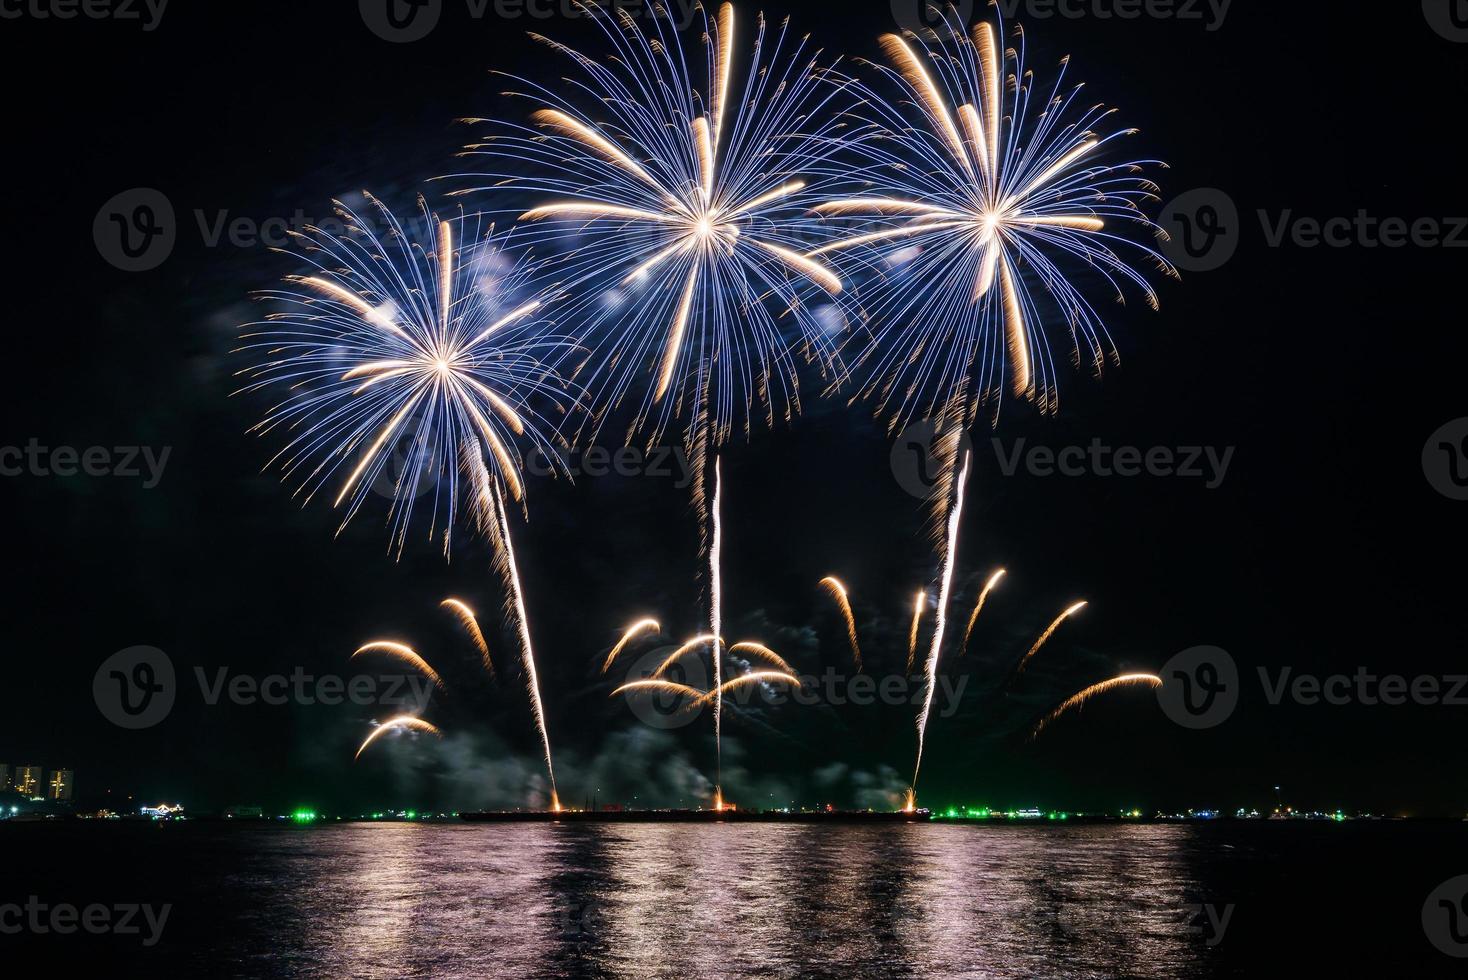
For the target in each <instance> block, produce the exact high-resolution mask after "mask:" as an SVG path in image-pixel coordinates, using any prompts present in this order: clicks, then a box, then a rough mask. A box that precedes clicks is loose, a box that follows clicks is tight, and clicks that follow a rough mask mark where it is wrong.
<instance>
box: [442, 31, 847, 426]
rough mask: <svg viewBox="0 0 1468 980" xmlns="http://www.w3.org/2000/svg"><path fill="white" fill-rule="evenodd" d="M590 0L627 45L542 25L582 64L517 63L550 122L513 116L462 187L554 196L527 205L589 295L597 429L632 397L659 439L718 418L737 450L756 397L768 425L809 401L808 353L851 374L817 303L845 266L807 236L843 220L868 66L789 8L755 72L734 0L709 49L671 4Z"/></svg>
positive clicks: (539, 235)
mask: <svg viewBox="0 0 1468 980" xmlns="http://www.w3.org/2000/svg"><path fill="white" fill-rule="evenodd" d="M578 9H580V10H582V11H584V12H585V14H586V16H587V19H588V20H590V21H591V22H592V23H594V24H596V25H597V27H598V28H600V30H601V31H602V34H603V36H604V40H605V41H606V42H607V46H608V47H609V49H610V55H609V56H608V57H605V58H594V57H591V56H588V55H585V54H582V53H580V52H578V51H574V50H572V49H571V48H569V47H567V46H565V45H563V44H560V43H558V42H555V41H552V40H549V39H547V38H543V37H538V36H537V39H538V40H540V41H542V42H544V43H545V44H547V45H548V46H550V47H551V48H552V49H553V50H555V51H556V52H557V53H559V54H563V55H566V56H567V57H569V58H571V59H572V60H573V61H574V62H575V66H576V69H577V75H576V77H574V78H572V79H569V80H567V82H566V84H563V85H560V86H557V87H556V88H554V89H553V88H551V87H547V86H543V85H539V84H536V83H534V82H532V81H529V80H525V79H514V80H513V81H514V82H515V83H516V84H517V85H520V86H524V89H525V90H524V91H518V92H511V93H507V94H510V95H512V96H518V97H522V98H525V99H527V100H529V101H530V102H531V103H533V104H534V105H535V106H536V108H535V109H534V110H533V111H532V113H531V115H530V123H531V125H529V126H515V125H507V124H495V126H494V129H495V132H493V133H492V135H490V136H489V137H488V138H487V139H486V140H485V141H484V142H480V143H476V144H473V145H471V146H470V147H468V148H467V152H466V155H467V156H470V157H475V158H479V159H484V160H486V162H487V163H488V164H489V166H490V168H491V169H490V172H488V173H482V174H476V175H472V178H471V179H476V180H478V179H483V180H485V181H487V183H485V184H483V185H481V186H477V187H468V188H465V189H464V190H462V191H460V192H459V193H481V192H496V193H497V192H503V191H506V190H508V191H511V192H513V193H518V194H521V195H523V194H526V193H530V194H535V195H549V196H550V198H551V199H550V200H547V201H546V202H545V203H543V204H540V205H539V206H536V207H532V208H530V209H529V210H527V211H524V212H523V213H521V214H520V215H519V217H520V220H521V222H522V225H523V227H524V229H525V234H526V236H527V237H528V239H529V241H530V243H531V244H532V245H533V246H534V247H535V248H536V249H537V251H544V252H545V253H547V254H548V255H550V256H552V257H553V259H552V261H553V267H552V274H554V275H555V276H557V278H558V280H559V281H560V282H561V283H562V284H563V285H564V287H565V288H566V289H567V290H569V291H570V293H571V294H572V297H573V298H572V299H571V300H570V301H569V305H568V307H567V314H568V317H569V318H570V319H572V320H573V321H574V322H577V323H581V324H583V325H584V328H585V329H584V330H583V331H581V332H580V333H581V339H583V340H584V341H585V343H586V345H587V347H588V350H589V354H588V357H587V358H586V360H585V362H584V365H583V371H584V375H585V386H586V388H587V391H588V393H589V395H590V399H589V400H590V403H591V404H592V405H593V406H594V410H593V411H592V412H591V413H590V415H589V416H588V419H587V422H586V423H585V424H586V425H587V426H589V428H590V430H591V431H592V433H593V435H594V433H595V431H596V430H597V429H598V428H599V427H600V425H601V424H602V422H603V421H604V414H605V412H607V411H609V410H610V409H612V408H615V407H617V406H620V405H622V404H623V403H624V402H625V401H627V400H629V399H632V400H634V402H635V404H636V405H637V411H636V416H635V419H634V421H633V422H632V424H631V426H630V428H629V431H628V433H627V436H628V439H629V440H630V439H631V438H632V437H633V436H634V435H635V434H636V433H637V432H639V431H644V430H645V431H646V432H647V435H648V438H649V442H656V441H657V440H658V439H659V438H661V436H662V434H663V433H664V432H665V431H666V430H668V428H669V427H670V426H671V425H672V424H673V423H674V422H675V420H680V419H684V418H686V419H687V422H686V426H687V431H686V432H685V435H686V436H687V437H688V439H687V441H688V442H689V443H690V444H696V443H697V442H698V441H699V439H698V438H696V436H699V435H701V433H696V432H695V431H694V430H701V429H703V428H705V427H708V428H711V429H712V432H711V433H709V435H710V436H711V438H710V442H711V445H712V446H713V447H714V448H717V447H718V446H720V445H722V444H723V443H724V442H725V441H726V440H727V439H728V438H729V436H730V435H731V434H732V432H733V430H734V429H735V428H736V427H737V426H739V425H741V424H742V426H743V428H744V429H745V430H746V432H747V431H748V429H749V428H750V427H751V422H752V419H753V417H754V416H755V414H756V412H759V413H760V414H763V416H764V420H765V424H767V425H772V424H773V423H774V421H775V418H776V415H777V414H780V415H783V416H784V417H786V418H788V417H790V416H792V415H794V414H796V413H798V411H799V407H800V404H799V386H798V381H797V372H796V359H795V357H794V356H793V354H794V353H795V352H797V351H798V352H800V353H801V354H802V355H803V356H804V357H805V358H806V359H808V360H811V361H814V362H816V363H818V364H819V365H820V367H821V370H822V373H823V374H824V375H825V376H826V378H827V380H828V381H830V382H839V381H840V380H841V378H842V377H843V375H844V371H843V369H842V368H841V366H840V360H839V357H837V356H836V350H835V344H834V342H833V340H832V339H831V337H830V333H831V331H830V330H829V329H828V328H827V327H826V326H825V325H824V323H823V321H822V319H821V317H819V316H817V311H816V310H815V309H814V308H813V307H812V306H811V305H810V304H809V303H807V302H806V296H807V295H808V294H809V295H813V296H822V295H828V296H835V295H838V294H840V293H841V291H842V281H841V278H840V277H839V276H838V275H837V274H836V273H835V272H833V271H832V270H831V269H830V268H829V267H828V266H827V265H826V264H825V263H824V262H822V261H818V260H816V259H812V258H809V257H808V256H806V255H804V254H802V253H803V251H804V250H805V249H806V248H807V247H808V244H809V241H810V234H811V233H812V232H813V231H817V232H818V231H819V230H820V229H821V228H822V227H824V223H823V222H822V221H820V220H817V219H814V218H813V217H812V215H811V212H810V207H811V206H812V205H814V204H817V203H819V202H821V201H822V200H825V199H826V197H825V194H824V191H825V189H827V188H828V187H830V186H832V185H833V184H835V183H836V182H838V181H839V180H840V179H841V176H840V174H841V170H842V169H843V168H842V167H841V166H840V165H839V164H838V163H837V162H835V160H834V157H835V156H836V154H837V153H838V151H839V149H840V144H841V140H840V139H838V138H837V137H838V134H839V133H841V132H842V131H843V130H844V128H845V122H844V120H843V119H842V118H841V114H842V112H843V111H844V110H845V108H847V107H849V106H850V105H851V104H853V103H854V102H855V99H854V98H853V97H850V96H848V95H846V94H845V90H846V87H847V86H846V85H845V84H844V83H847V82H849V80H848V79H844V78H842V77H840V76H838V75H836V74H835V72H834V71H833V70H832V69H831V68H830V67H827V66H826V65H824V64H823V63H822V60H821V55H820V52H818V51H813V50H811V49H810V46H809V42H808V39H804V38H800V37H799V36H798V35H795V34H793V33H792V32H791V31H790V28H789V25H788V22H787V23H785V24H783V25H782V26H781V27H780V28H779V29H778V30H776V31H767V28H766V24H765V22H764V20H763V17H761V18H760V19H759V21H758V23H757V25H756V27H755V28H754V32H753V39H752V47H753V54H752V59H751V61H750V63H749V67H748V70H747V72H746V73H744V74H743V75H742V81H741V76H740V74H739V73H738V72H736V69H735V65H734V58H735V42H736V24H735V20H736V18H735V12H734V8H733V6H732V5H730V4H727V3H726V4H723V5H721V6H720V7H719V8H718V12H717V15H716V17H714V18H713V19H712V20H710V19H708V18H707V15H705V17H706V19H705V22H704V25H703V26H704V30H703V32H702V33H701V36H702V41H703V43H702V47H703V49H704V51H703V57H702V58H700V57H698V55H699V52H698V51H696V50H693V48H694V45H693V44H685V43H684V39H683V38H682V37H680V34H679V30H678V28H677V26H676V25H675V23H674V19H673V10H672V8H671V7H663V6H661V5H658V6H657V7H656V10H657V13H658V16H655V17H652V18H650V19H646V20H644V21H643V22H641V23H640V22H639V21H638V20H637V19H635V18H633V17H632V16H631V15H629V14H628V13H627V12H625V11H614V12H611V13H608V12H607V11H605V10H602V9H598V5H596V4H585V5H582V4H578ZM700 9H701V8H700ZM644 24H647V25H648V26H643V25H644ZM699 67H702V68H703V69H705V70H706V74H704V73H702V72H700V71H699V70H698V68H699ZM695 76H698V77H697V78H696V77H695ZM599 120H604V121H599ZM469 121H470V122H473V123H482V122H488V121H487V120H469ZM466 176H468V175H466ZM791 334H793V338H792V337H791V336H789V335H791ZM792 339H793V341H794V342H793V343H792ZM757 406H758V407H757Z"/></svg>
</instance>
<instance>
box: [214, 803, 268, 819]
mask: <svg viewBox="0 0 1468 980" xmlns="http://www.w3.org/2000/svg"><path fill="white" fill-rule="evenodd" d="M264 815H265V810H264V808H263V807H258V806H239V805H235V806H232V807H230V808H229V809H227V810H225V811H224V819H226V820H259V819H260V818H261V817H263V816H264Z"/></svg>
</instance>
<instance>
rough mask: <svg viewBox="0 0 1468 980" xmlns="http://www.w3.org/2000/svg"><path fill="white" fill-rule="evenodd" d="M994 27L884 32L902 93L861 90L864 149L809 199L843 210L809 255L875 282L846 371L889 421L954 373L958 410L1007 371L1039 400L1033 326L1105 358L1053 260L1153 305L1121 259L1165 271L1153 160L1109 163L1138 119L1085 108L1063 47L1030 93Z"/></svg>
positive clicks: (1016, 54) (1087, 313)
mask: <svg viewBox="0 0 1468 980" xmlns="http://www.w3.org/2000/svg"><path fill="white" fill-rule="evenodd" d="M1002 33H1003V25H1002V23H1001V24H1000V25H999V27H998V28H996V27H995V26H993V25H990V24H988V23H980V24H977V25H975V26H974V29H973V32H972V35H971V36H970V35H969V33H968V32H967V31H966V29H965V24H964V22H963V20H962V18H960V16H959V14H958V12H957V11H956V10H955V9H954V8H953V7H949V8H948V10H947V12H946V13H945V14H944V15H943V22H942V23H940V24H938V25H936V29H934V30H925V31H923V32H921V34H913V33H906V34H904V35H902V36H899V35H896V34H887V35H884V36H882V37H881V38H880V43H881V45H882V48H883V51H884V52H885V54H886V55H887V59H888V61H889V62H890V64H891V67H886V66H874V67H875V68H876V70H877V71H878V72H879V73H880V75H881V77H882V80H883V85H884V86H887V87H888V88H889V89H891V90H894V91H895V92H896V93H897V94H898V96H899V97H898V98H895V99H891V100H888V99H885V98H883V97H882V96H881V95H880V94H878V93H877V92H876V91H875V90H872V89H868V88H866V86H861V89H862V94H863V95H864V96H865V98H864V99H863V101H862V106H861V108H860V109H859V110H858V114H859V115H860V116H862V117H864V118H865V122H866V125H865V126H860V125H859V126H857V127H854V132H853V136H852V138H850V139H849V140H848V143H849V146H850V149H851V151H852V152H854V153H856V154H858V155H859V156H860V157H861V160H862V165H858V166H857V167H856V168H855V169H856V170H857V172H859V174H860V176H861V178H862V184H861V188H860V194H859V196H850V197H846V198H837V199H835V200H829V201H826V202H823V203H821V204H818V205H817V206H816V207H815V209H814V211H815V213H817V214H819V215H821V216H823V217H825V218H828V219H831V220H833V221H848V222H854V224H852V225H851V226H850V227H849V229H848V231H849V232H850V233H849V234H846V235H845V237H842V238H839V239H837V240H836V241H833V242H830V243H828V244H824V245H821V246H820V247H817V248H814V249H812V250H810V251H808V252H807V255H809V256H810V257H812V258H817V259H821V260H823V261H826V260H831V261H837V260H839V259H840V257H841V256H844V255H850V256H851V257H852V258H851V265H852V268H850V269H842V270H841V271H843V272H845V273H846V274H847V275H848V277H851V276H855V275H857V274H859V273H860V274H862V275H864V276H868V277H870V279H871V280H872V282H873V283H874V284H875V285H874V288H873V289H872V290H870V291H865V292H864V295H865V296H866V297H868V299H869V302H868V304H867V306H866V312H867V313H868V314H869V321H868V322H869V323H871V324H872V330H871V331H870V332H869V333H867V334H865V335H863V336H862V337H860V338H856V337H854V338H853V341H855V342H857V343H858V345H859V351H858V353H857V355H856V357H855V358H854V359H853V361H852V369H853V370H854V371H855V372H857V373H858V374H860V375H861V376H862V377H861V381H860V386H861V391H860V394H861V396H864V397H873V398H875V400H876V401H877V403H878V406H877V411H878V414H885V413H890V415H891V419H892V422H893V424H894V426H901V425H905V424H907V423H908V422H910V421H911V420H912V419H914V418H915V417H919V416H921V417H924V418H927V417H930V416H931V415H933V414H934V413H935V412H936V411H937V410H938V409H939V408H940V406H944V405H947V404H949V403H950V402H952V400H953V399H954V398H955V396H957V395H958V394H959V393H960V391H961V390H962V389H963V388H965V387H966V386H967V387H970V388H971V391H969V392H966V393H965V397H971V398H972V399H973V405H972V406H971V408H973V409H976V408H977V406H978V405H979V404H980V403H988V402H990V401H992V402H994V404H995V412H996V414H997V411H998V406H999V403H1001V402H1002V399H1003V397H1004V396H1003V392H1004V390H1005V384H1004V381H1005V379H1006V376H1007V380H1008V390H1009V392H1010V393H1012V394H1013V395H1014V396H1016V397H1020V398H1029V399H1033V400H1035V401H1036V402H1038V404H1039V406H1040V408H1041V409H1042V410H1043V411H1047V412H1053V411H1054V410H1055V409H1056V405H1057V397H1058V396H1057V395H1056V394H1055V386H1054V383H1053V380H1052V376H1053V373H1054V366H1053V363H1052V361H1053V358H1052V355H1051V352H1050V349H1049V344H1048V332H1049V331H1048V330H1047V328H1048V327H1053V328H1054V333H1056V334H1057V335H1059V336H1064V337H1065V338H1066V339H1068V340H1069V341H1070V342H1071V344H1072V345H1073V359H1074V361H1075V363H1076V366H1077V367H1079V366H1081V365H1082V364H1085V363H1089V365H1090V366H1091V368H1092V370H1093V371H1094V372H1095V373H1096V374H1097V375H1099V374H1100V373H1101V371H1102V369H1103V368H1104V366H1105V363H1106V360H1107V359H1108V357H1110V358H1113V359H1115V358H1116V356H1117V355H1116V348H1115V345H1114V344H1113V343H1112V342H1111V338H1110V336H1109V334H1108V332H1107V329H1106V326H1105V323H1104V321H1103V318H1102V317H1101V315H1100V314H1099V313H1098V312H1097V310H1096V307H1095V306H1094V305H1093V303H1092V298H1091V297H1089V296H1088V295H1087V293H1088V292H1089V287H1086V291H1083V289H1082V286H1081V285H1080V283H1082V282H1083V280H1080V279H1077V280H1076V281H1075V282H1072V281H1071V278H1069V277H1068V275H1067V269H1066V267H1073V268H1074V269H1077V270H1081V271H1083V272H1084V273H1085V274H1086V276H1087V277H1088V278H1090V279H1099V280H1100V282H1101V283H1102V284H1103V288H1105V289H1107V290H1108V291H1109V292H1112V293H1113V294H1114V296H1115V297H1116V298H1117V300H1118V301H1124V295H1125V292H1126V291H1127V290H1129V289H1131V288H1135V289H1136V290H1138V291H1140V292H1141V294H1142V295H1143V297H1144V298H1145V300H1146V302H1147V304H1148V305H1149V306H1151V307H1152V308H1154V309H1155V308H1156V307H1157V306H1158V297H1157V294H1156V292H1155V290H1154V289H1153V288H1152V287H1151V285H1150V284H1149V283H1148V282H1147V280H1146V279H1145V278H1144V277H1143V275H1142V274H1141V273H1140V272H1138V271H1137V269H1135V268H1134V267H1133V266H1134V265H1144V264H1145V265H1151V266H1155V267H1156V268H1157V269H1158V270H1159V272H1160V273H1161V274H1163V275H1165V276H1169V277H1173V278H1176V277H1177V271H1176V270H1175V269H1174V268H1173V267H1172V266H1171V265H1170V264H1169V263H1168V262H1167V261H1166V259H1165V258H1164V257H1163V256H1162V255H1161V254H1160V253H1159V252H1158V250H1157V249H1156V248H1154V247H1152V245H1153V244H1154V242H1153V239H1154V238H1155V237H1159V236H1161V235H1162V234H1163V232H1162V229H1161V228H1160V227H1159V226H1158V225H1157V224H1156V223H1155V222H1153V221H1152V220H1150V219H1149V218H1148V217H1147V214H1146V213H1145V211H1144V208H1147V207H1150V206H1152V205H1155V204H1156V203H1157V202H1158V201H1159V200H1160V197H1159V189H1158V187H1157V186H1156V184H1154V183H1153V182H1152V181H1151V180H1149V179H1148V178H1147V177H1145V176H1143V174H1144V172H1145V171H1146V170H1147V169H1148V168H1151V167H1160V166H1162V165H1161V164H1160V163H1158V162H1157V161H1151V160H1134V161H1121V162H1111V161H1109V160H1106V159H1105V157H1104V154H1105V152H1106V151H1107V150H1109V149H1111V148H1112V146H1113V145H1114V143H1115V142H1116V141H1119V140H1121V139H1123V138H1124V137H1127V136H1129V135H1132V134H1133V133H1134V132H1135V131H1134V130H1111V129H1109V128H1108V126H1107V121H1108V117H1109V116H1110V115H1111V114H1112V113H1113V112H1114V111H1115V110H1110V109H1107V108H1106V107H1105V106H1101V105H1095V106H1092V107H1090V108H1085V103H1083V102H1081V101H1080V99H1081V94H1080V93H1081V87H1080V86H1075V87H1073V88H1071V89H1069V90H1065V89H1063V88H1062V86H1063V85H1064V84H1065V73H1066V70H1067V69H1068V59H1067V60H1066V61H1064V62H1062V66H1061V69H1060V72H1059V73H1058V76H1057V78H1056V80H1055V82H1054V84H1053V87H1051V88H1049V89H1048V90H1047V89H1045V88H1042V87H1041V86H1040V85H1039V84H1038V83H1037V81H1036V79H1035V77H1034V76H1033V74H1032V73H1030V72H1028V71H1027V70H1026V69H1025V64H1024V62H1025V58H1024V43H1023V35H1022V34H1020V33H1019V32H1018V31H1016V32H1015V35H1016V37H1017V38H1018V41H1017V45H1016V46H1017V50H1015V49H1007V48H1005V47H1004V46H1003V44H1002V42H1001V38H1002ZM955 107H956V108H955Z"/></svg>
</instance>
